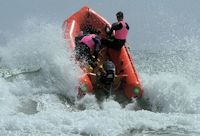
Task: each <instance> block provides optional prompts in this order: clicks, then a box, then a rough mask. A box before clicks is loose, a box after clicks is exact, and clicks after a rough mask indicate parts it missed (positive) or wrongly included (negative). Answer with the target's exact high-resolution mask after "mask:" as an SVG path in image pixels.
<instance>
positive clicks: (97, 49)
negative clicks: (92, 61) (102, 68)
mask: <svg viewBox="0 0 200 136" xmlns="http://www.w3.org/2000/svg"><path fill="white" fill-rule="evenodd" d="M93 40H94V42H95V48H94V56H95V58H97V57H98V53H99V50H100V46H101V40H100V38H99V37H97V36H96V37H94V38H93Z"/></svg>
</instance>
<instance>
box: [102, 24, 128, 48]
mask: <svg viewBox="0 0 200 136" xmlns="http://www.w3.org/2000/svg"><path fill="white" fill-rule="evenodd" d="M125 24H126V28H127V30H129V25H128V24H127V23H125ZM122 27H123V25H122V24H121V23H120V22H116V23H113V24H112V27H111V29H110V31H109V32H108V35H109V36H110V38H109V39H107V40H106V41H105V40H103V41H102V42H103V43H104V44H105V45H106V46H108V47H110V48H113V49H116V50H120V49H121V48H122V46H123V45H124V44H125V42H126V39H124V40H120V39H116V38H115V37H112V33H113V31H114V30H115V31H116V30H120V29H122ZM105 42H106V43H105Z"/></svg>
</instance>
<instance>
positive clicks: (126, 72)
mask: <svg viewBox="0 0 200 136" xmlns="http://www.w3.org/2000/svg"><path fill="white" fill-rule="evenodd" d="M106 25H108V26H111V25H110V23H109V22H108V21H107V20H106V19H105V18H103V17H102V16H101V15H100V14H98V13H97V12H95V11H94V10H92V9H90V8H89V7H83V8H81V9H80V10H79V11H78V12H76V13H74V14H73V15H72V16H70V17H69V18H68V19H67V20H65V21H64V23H63V30H64V36H65V38H66V39H67V41H69V48H71V49H72V50H74V49H75V46H76V41H75V38H76V37H77V36H78V35H79V33H80V32H87V33H92V30H94V29H98V30H100V31H101V33H100V37H101V39H106V38H108V35H107V33H106V32H105V26H106ZM77 61H78V60H77ZM78 62H79V61H78ZM105 63H113V64H114V67H113V73H114V75H107V76H108V79H109V80H108V81H110V82H109V83H108V82H106V83H105V82H104V81H105V80H107V77H106V78H104V79H103V82H101V81H102V80H99V79H100V76H101V72H102V70H104V71H105V67H104V66H105ZM80 67H81V69H82V70H83V72H84V74H83V75H82V76H81V77H80V85H78V95H79V96H84V95H85V94H87V93H95V92H96V91H105V92H108V93H110V92H112V93H114V92H116V91H123V94H124V95H125V96H126V97H127V98H129V99H132V98H137V97H141V96H142V94H143V87H142V85H141V81H140V80H139V77H138V74H137V71H136V69H135V67H134V63H133V60H132V58H131V54H130V53H129V51H128V47H127V44H126V45H125V46H123V47H122V49H121V50H120V51H116V50H113V49H110V48H107V47H106V46H102V48H101V50H100V52H99V54H98V59H97V66H96V67H95V68H91V67H90V66H89V65H81V64H80Z"/></svg>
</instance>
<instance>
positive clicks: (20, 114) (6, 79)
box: [0, 19, 200, 136]
mask: <svg viewBox="0 0 200 136" xmlns="http://www.w3.org/2000/svg"><path fill="white" fill-rule="evenodd" d="M1 33H2V32H1ZM2 34H3V33H2ZM2 34H1V35H2ZM0 44H1V45H0V107H1V109H0V135H10V136H13V135H17V136H22V135H32V136H37V135H38V136H39V135H43V136H47V135H69V136H83V135H84V136H86V135H88V136H89V135H92V136H96V135H105V136H132V135H136V136H141V135H147V136H155V135H166V136H167V135H181V136H184V135H185V136H188V135H193V136H197V135H200V78H199V77H200V70H199V67H200V64H199V63H198V62H199V60H200V55H199V51H200V47H199V46H198V45H199V44H200V40H199V37H198V36H195V35H194V36H189V37H185V38H184V39H174V41H173V40H172V41H171V42H170V43H169V41H167V42H166V43H163V44H167V46H168V47H169V48H168V49H167V50H166V49H165V50H163V49H155V50H131V51H132V53H133V54H134V61H135V63H136V67H137V69H138V71H139V73H140V76H141V80H142V83H143V86H144V90H145V91H144V96H143V100H141V101H140V102H137V101H132V102H130V103H129V104H127V105H125V106H122V105H121V103H119V102H117V101H115V100H113V98H110V99H105V100H104V101H102V102H98V101H97V100H96V98H95V96H94V95H87V96H86V97H84V98H83V99H81V100H76V92H75V89H76V85H77V83H78V82H77V79H78V78H79V76H80V75H81V70H80V69H79V67H78V65H77V64H76V63H75V61H74V59H73V58H72V57H71V56H72V54H73V52H70V51H69V50H68V49H67V46H66V41H65V40H64V39H63V33H62V29H61V27H60V24H59V23H58V24H56V23H50V22H48V23H47V22H45V21H43V20H37V19H29V20H27V21H26V22H25V25H24V30H23V31H22V32H21V33H20V34H19V35H16V36H15V38H9V37H6V40H4V41H3V42H0ZM174 47H175V48H174ZM131 49H132V48H131ZM180 49H181V50H180Z"/></svg>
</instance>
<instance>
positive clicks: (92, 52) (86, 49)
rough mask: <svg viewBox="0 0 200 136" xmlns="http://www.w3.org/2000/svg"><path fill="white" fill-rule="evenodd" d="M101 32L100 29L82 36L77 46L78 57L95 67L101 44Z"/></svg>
mask: <svg viewBox="0 0 200 136" xmlns="http://www.w3.org/2000/svg"><path fill="white" fill-rule="evenodd" d="M99 34H100V31H97V32H96V33H95V34H88V35H85V36H82V38H81V39H80V40H79V41H78V42H77V45H76V47H75V51H76V58H77V59H85V60H86V61H87V62H88V64H89V65H91V66H92V67H93V68H95V67H96V64H95V61H96V60H97V57H98V52H99V50H100V46H101V40H100V37H99V36H98V35H99ZM93 56H94V57H93Z"/></svg>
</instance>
